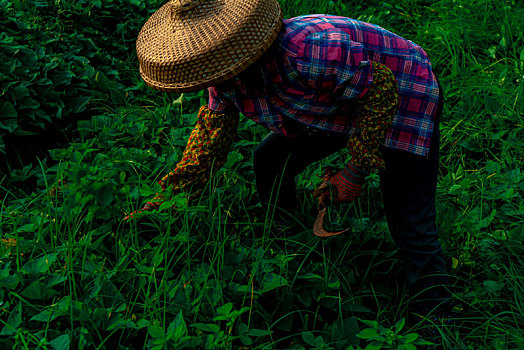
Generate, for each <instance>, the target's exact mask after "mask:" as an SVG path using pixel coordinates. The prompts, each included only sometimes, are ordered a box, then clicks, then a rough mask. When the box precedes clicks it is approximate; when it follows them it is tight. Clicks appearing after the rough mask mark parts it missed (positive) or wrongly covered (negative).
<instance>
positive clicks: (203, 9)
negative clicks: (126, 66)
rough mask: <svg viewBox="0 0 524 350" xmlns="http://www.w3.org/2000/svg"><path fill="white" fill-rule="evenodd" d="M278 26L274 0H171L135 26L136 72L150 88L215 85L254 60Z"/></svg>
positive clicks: (279, 18)
mask: <svg viewBox="0 0 524 350" xmlns="http://www.w3.org/2000/svg"><path fill="white" fill-rule="evenodd" d="M281 26H282V11H281V10H280V7H279V5H278V3H277V2H276V0H171V1H169V2H168V3H166V4H165V5H164V6H162V7H161V8H160V9H159V10H158V11H156V12H155V13H154V14H153V15H152V16H151V18H149V20H148V21H147V22H146V24H145V25H144V26H143V27H142V29H141V30H140V33H139V34H138V39H137V42H136V50H137V54H138V61H139V63H140V75H141V76H142V78H143V79H144V81H145V82H146V83H147V85H149V86H150V87H152V88H153V89H157V90H162V91H169V92H188V91H196V90H199V89H203V88H206V87H209V86H212V85H217V84H219V83H221V82H223V81H226V80H227V79H229V78H232V77H233V76H235V75H236V74H238V73H240V72H241V71H243V70H244V69H245V68H247V67H248V66H249V65H250V64H252V63H253V62H255V61H256V60H257V59H258V58H259V57H260V56H261V55H262V54H263V53H264V52H265V51H266V50H267V49H268V48H269V46H270V45H271V44H272V43H273V41H274V40H275V39H276V37H277V35H278V32H279V31H280V28H281Z"/></svg>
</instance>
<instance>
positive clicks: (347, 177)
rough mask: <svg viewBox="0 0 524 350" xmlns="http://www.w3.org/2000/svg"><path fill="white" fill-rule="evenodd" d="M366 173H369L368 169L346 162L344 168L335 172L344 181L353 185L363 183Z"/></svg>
mask: <svg viewBox="0 0 524 350" xmlns="http://www.w3.org/2000/svg"><path fill="white" fill-rule="evenodd" d="M367 175H369V172H368V171H366V170H364V169H362V168H360V167H358V166H355V165H353V164H351V163H347V164H346V166H345V167H344V169H342V170H341V171H340V172H339V174H337V176H339V177H342V178H343V180H344V182H346V183H352V184H355V185H361V184H363V183H364V180H365V178H366V176H367Z"/></svg>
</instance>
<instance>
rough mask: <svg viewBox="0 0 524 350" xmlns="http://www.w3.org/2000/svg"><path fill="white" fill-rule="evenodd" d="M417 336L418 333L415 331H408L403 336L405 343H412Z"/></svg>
mask: <svg viewBox="0 0 524 350" xmlns="http://www.w3.org/2000/svg"><path fill="white" fill-rule="evenodd" d="M418 338H419V335H418V334H417V333H409V334H407V335H406V336H405V337H404V342H405V343H413V342H414V341H415V340H417V339H418Z"/></svg>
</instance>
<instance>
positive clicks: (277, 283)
mask: <svg viewBox="0 0 524 350" xmlns="http://www.w3.org/2000/svg"><path fill="white" fill-rule="evenodd" d="M287 285H288V282H287V280H286V279H285V278H284V277H282V276H280V275H277V274H276V273H273V272H268V273H266V274H265V275H264V279H263V280H262V283H261V286H260V290H259V292H260V293H266V292H269V291H270V290H273V289H277V288H280V287H283V286H287Z"/></svg>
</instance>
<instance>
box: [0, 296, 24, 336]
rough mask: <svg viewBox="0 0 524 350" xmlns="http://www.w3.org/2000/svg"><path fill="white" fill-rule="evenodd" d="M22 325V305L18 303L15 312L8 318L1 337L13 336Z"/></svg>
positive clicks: (0, 333)
mask: <svg viewBox="0 0 524 350" xmlns="http://www.w3.org/2000/svg"><path fill="white" fill-rule="evenodd" d="M21 324H22V303H18V304H17V305H16V306H15V308H14V310H13V311H11V313H10V314H9V317H7V324H6V325H5V326H4V328H3V329H2V332H0V335H13V334H16V330H17V329H18V327H20V325H21Z"/></svg>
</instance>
